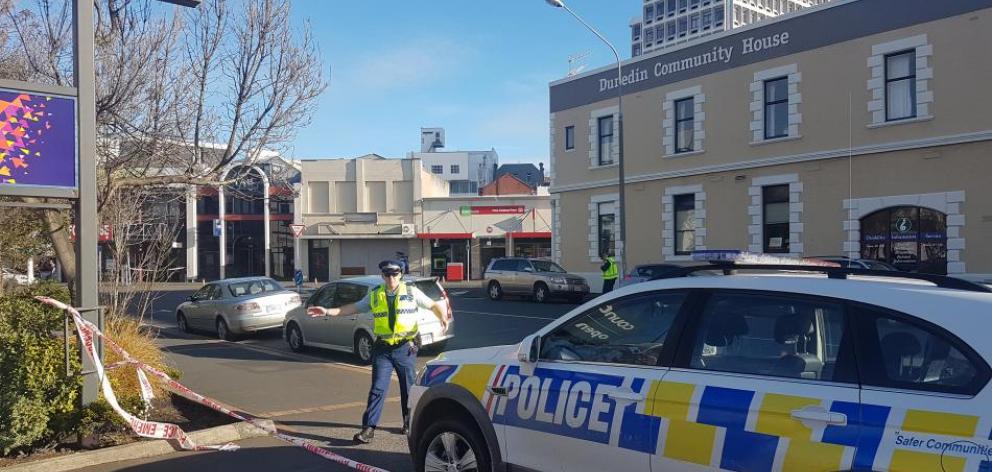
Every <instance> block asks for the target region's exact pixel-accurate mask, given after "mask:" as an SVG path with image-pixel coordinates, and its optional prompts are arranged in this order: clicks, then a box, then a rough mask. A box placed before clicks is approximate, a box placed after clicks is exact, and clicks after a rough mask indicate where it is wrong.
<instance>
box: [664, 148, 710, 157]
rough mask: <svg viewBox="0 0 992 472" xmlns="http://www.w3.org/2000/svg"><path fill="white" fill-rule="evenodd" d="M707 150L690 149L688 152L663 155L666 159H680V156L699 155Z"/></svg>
mask: <svg viewBox="0 0 992 472" xmlns="http://www.w3.org/2000/svg"><path fill="white" fill-rule="evenodd" d="M704 152H706V150H705V149H700V150H698V151H688V152H677V153H675V154H665V155H664V156H662V157H663V158H665V159H678V158H680V157H689V156H698V155H700V154H702V153H704Z"/></svg>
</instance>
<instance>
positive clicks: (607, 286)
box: [603, 279, 617, 293]
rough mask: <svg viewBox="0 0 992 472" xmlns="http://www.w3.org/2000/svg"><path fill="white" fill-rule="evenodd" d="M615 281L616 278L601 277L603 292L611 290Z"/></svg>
mask: <svg viewBox="0 0 992 472" xmlns="http://www.w3.org/2000/svg"><path fill="white" fill-rule="evenodd" d="M616 283H617V279H603V293H610V292H612V291H613V285H614V284H616Z"/></svg>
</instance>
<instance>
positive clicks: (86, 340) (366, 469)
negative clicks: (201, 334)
mask: <svg viewBox="0 0 992 472" xmlns="http://www.w3.org/2000/svg"><path fill="white" fill-rule="evenodd" d="M35 299H36V300H38V301H40V302H42V303H45V304H47V305H51V306H53V307H56V308H58V309H60V310H64V311H65V312H66V313H68V314H69V315H70V316H72V321H73V322H74V323H75V325H76V330H77V332H78V333H79V338H80V341H81V342H82V343H83V347H84V352H86V354H87V355H88V356H89V357H90V359H91V360H92V361H93V365H94V366H95V369H96V372H97V375H98V378H99V379H100V384H101V390H102V391H103V396H104V397H105V398H106V399H107V403H109V404H110V406H111V408H113V409H114V411H115V412H117V414H118V415H121V417H122V418H124V419H125V420H126V421H127V423H128V424H129V425H130V426H131V429H132V430H133V431H134V432H135V434H137V435H139V436H143V437H147V438H157V439H172V440H175V441H177V442H178V443H179V446H180V447H181V448H183V449H186V450H193V451H201V450H220V451H234V450H237V449H238V446H237V445H234V444H225V445H222V446H200V445H197V444H195V443H194V442H193V441H192V440H191V439H190V438H189V436H187V434H186V432H185V431H183V430H182V428H180V427H179V426H178V425H175V424H171V423H159V422H156V421H146V420H142V419H141V418H138V417H136V416H134V415H132V414H130V413H128V412H127V411H126V410H125V409H124V408H122V407H121V406H120V404H119V403H118V402H117V396H116V395H114V390H113V388H112V387H111V385H110V380H109V379H108V378H107V375H106V370H108V369H109V368H118V367H121V366H123V365H128V364H131V365H134V366H135V367H136V368H137V372H138V380H139V384H140V385H141V395H142V399H144V400H145V402H146V403H147V402H148V401H150V400H151V398H152V397H153V396H152V390H151V383H150V382H148V378H147V376H146V375H145V373H148V374H151V375H152V376H154V377H157V378H158V379H160V380H162V381H163V382H164V384H165V387H166V388H167V389H168V390H170V391H172V392H174V393H176V394H178V395H181V396H183V397H185V398H187V399H189V400H191V401H193V402H196V403H199V404H201V405H203V406H206V407H208V408H211V409H213V410H216V411H219V412H221V413H224V414H225V415H228V416H230V417H232V418H235V419H237V420H239V421H244V422H246V423H248V424H251V425H253V426H255V427H256V428H259V429H261V430H263V431H265V432H266V433H268V434H270V435H272V436H273V437H275V438H278V439H281V440H283V441H286V442H288V443H290V444H293V445H295V446H298V447H300V448H303V449H306V450H307V451H310V452H312V453H314V454H316V455H318V456H320V457H323V458H325V459H328V460H330V461H333V462H336V463H338V464H341V465H343V466H346V467H349V468H352V469H355V470H359V471H361V472H389V471H387V470H385V469H381V468H379V467H375V466H371V465H368V464H363V463H361V462H358V461H354V460H352V459H349V458H347V457H344V456H342V455H340V454H336V453H334V452H331V451H328V450H327V449H324V448H322V447H320V446H317V445H316V444H313V443H312V442H310V441H308V440H306V439H302V438H298V437H296V436H291V435H288V434H286V433H283V432H280V431H279V430H278V429H276V428H275V427H273V426H270V425H269V424H267V423H262V422H260V421H258V419H256V418H251V417H248V416H245V415H242V414H240V413H237V412H234V411H231V409H229V408H226V407H224V406H223V405H221V404H220V403H218V402H216V401H214V400H211V399H210V398H207V397H205V396H203V395H200V394H199V393H196V392H194V391H192V390H190V389H189V388H188V387H186V386H185V385H183V384H181V383H179V382H177V381H176V380H175V379H173V378H172V377H169V375H168V374H166V373H165V372H162V371H161V370H159V369H156V368H155V367H152V366H150V365H148V364H145V363H143V362H141V361H139V360H137V359H134V358H133V357H131V355H130V354H129V353H128V352H127V351H125V350H124V348H122V347H120V345H118V344H117V343H115V342H114V341H113V340H111V339H110V338H108V337H107V336H106V335H104V334H103V332H101V331H100V330H99V329H98V328H97V327H96V325H94V324H93V323H90V322H89V321H86V320H84V319H83V317H82V316H80V314H79V312H78V311H77V310H76V309H75V308H73V307H71V306H69V305H66V304H65V303H62V302H60V301H58V300H55V299H54V298H49V297H35ZM95 337H99V338H100V339H102V340H103V342H104V343H105V344H106V345H107V347H109V348H110V349H111V350H113V351H114V352H116V353H117V354H118V355H119V356H120V357H121V359H123V360H122V361H120V362H116V363H114V364H111V365H110V366H108V368H104V366H103V362H102V360H101V359H100V357H99V356H98V355H97V352H96V346H95V344H94V343H93V339H94V338H95Z"/></svg>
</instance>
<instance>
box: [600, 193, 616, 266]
mask: <svg viewBox="0 0 992 472" xmlns="http://www.w3.org/2000/svg"><path fill="white" fill-rule="evenodd" d="M598 209H599V221H598V228H597V229H598V232H597V234H598V235H599V252H600V254H603V253H605V254H606V255H608V256H615V255H616V250H615V248H614V241H615V236H616V235H615V234H614V230H615V227H614V222H615V221H616V215H614V214H613V202H607V203H600V204H599V206H598Z"/></svg>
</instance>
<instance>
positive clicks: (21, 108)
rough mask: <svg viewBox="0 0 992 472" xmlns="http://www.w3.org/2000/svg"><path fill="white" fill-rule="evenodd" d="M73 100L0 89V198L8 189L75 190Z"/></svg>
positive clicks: (75, 162) (74, 120)
mask: <svg viewBox="0 0 992 472" xmlns="http://www.w3.org/2000/svg"><path fill="white" fill-rule="evenodd" d="M76 142H77V139H76V99H75V98H69V97H62V96H55V95H48V94H37V93H28V92H21V91H16V90H8V89H0V194H2V193H3V191H4V189H5V188H12V187H15V186H16V187H53V188H68V189H75V188H76V186H77V185H78V181H77V176H76V170H77V169H78V167H79V166H78V162H77V153H76Z"/></svg>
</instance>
